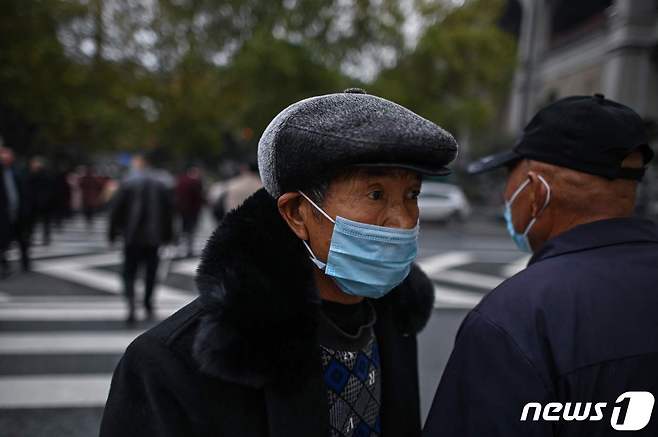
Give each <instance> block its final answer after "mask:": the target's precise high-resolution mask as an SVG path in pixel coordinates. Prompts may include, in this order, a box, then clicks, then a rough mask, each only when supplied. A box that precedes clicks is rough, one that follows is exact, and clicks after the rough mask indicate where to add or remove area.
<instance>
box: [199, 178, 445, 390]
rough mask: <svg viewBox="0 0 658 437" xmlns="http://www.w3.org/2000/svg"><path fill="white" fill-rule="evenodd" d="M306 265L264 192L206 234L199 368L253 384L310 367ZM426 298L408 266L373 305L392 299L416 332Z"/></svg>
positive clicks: (427, 287) (313, 323)
mask: <svg viewBox="0 0 658 437" xmlns="http://www.w3.org/2000/svg"><path fill="white" fill-rule="evenodd" d="M312 268H315V267H314V266H313V264H312V263H311V262H310V261H309V259H308V252H306V251H305V250H304V247H303V245H302V244H301V242H300V241H299V239H298V238H297V237H296V236H295V235H294V234H293V233H292V231H291V230H290V229H289V228H288V225H287V224H286V223H285V222H284V221H283V219H282V218H281V216H280V215H279V212H278V209H277V206H276V201H275V200H274V199H273V198H272V197H271V196H270V195H269V194H268V193H267V192H266V191H265V190H260V191H258V192H256V193H255V194H254V195H253V196H251V197H250V198H249V199H247V200H246V201H245V203H244V204H243V205H242V206H241V207H239V208H238V209H236V210H234V211H232V212H231V213H229V214H228V215H227V216H226V217H225V219H224V221H223V222H222V224H221V225H220V226H219V227H218V228H217V229H216V230H215V232H214V234H213V235H212V236H211V237H210V239H209V240H208V243H207V245H206V247H205V249H204V251H203V255H202V258H201V263H200V265H199V268H198V271H197V278H196V282H197V286H198V288H199V290H200V293H201V300H202V302H203V304H204V306H205V307H206V309H207V311H206V313H205V315H204V316H202V320H201V326H200V329H199V331H198V334H197V335H196V338H195V342H194V358H195V360H196V361H197V363H198V364H199V365H200V367H201V370H202V372H203V373H205V374H208V375H211V376H215V377H220V378H222V379H225V380H229V381H232V382H236V383H240V384H245V385H250V386H254V387H260V386H262V385H263V384H265V383H266V382H268V381H277V380H285V379H287V374H289V373H291V372H294V374H295V375H297V377H299V375H300V374H301V373H304V372H308V371H311V369H312V368H313V366H314V365H315V361H314V360H313V359H312V357H313V356H314V353H315V351H316V349H317V340H316V329H317V320H318V311H319V302H320V301H319V297H318V295H317V292H316V290H315V287H314V282H313V275H312V270H311V269H312ZM433 296H434V295H433V287H432V284H431V282H430V281H429V279H427V277H426V276H425V275H424V274H423V273H422V272H421V271H420V269H418V268H417V267H414V269H412V273H411V274H410V275H409V277H408V278H407V279H406V280H405V282H403V283H402V284H401V285H400V286H399V287H398V288H396V289H395V290H393V291H392V292H391V293H389V295H387V296H386V297H385V298H383V299H380V300H378V301H376V302H375V303H376V306H379V305H386V304H389V305H396V308H395V311H394V312H393V314H394V315H395V320H394V322H395V325H396V327H397V329H398V330H399V331H400V332H401V333H405V334H415V333H416V332H418V331H419V330H420V329H422V328H423V326H424V325H425V323H426V322H427V320H428V318H429V316H430V313H431V310H432V304H433V301H434V297H433ZM290 376H292V375H290Z"/></svg>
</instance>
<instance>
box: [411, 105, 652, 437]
mask: <svg viewBox="0 0 658 437" xmlns="http://www.w3.org/2000/svg"><path fill="white" fill-rule="evenodd" d="M652 157H653V152H652V151H651V149H650V148H649V146H648V145H647V137H646V134H645V132H644V128H643V123H642V120H641V119H640V117H639V116H638V115H637V114H636V113H635V112H633V111H632V110H631V109H630V108H628V107H625V106H623V105H621V104H618V103H615V102H613V101H610V100H607V99H605V98H604V97H603V96H601V95H596V96H594V97H570V98H566V99H563V100H560V101H558V102H555V103H554V104H552V105H550V106H548V107H546V108H544V109H542V110H541V111H540V112H539V113H538V114H537V115H536V116H535V117H534V118H533V119H532V120H531V122H530V123H529V124H528V126H527V127H526V128H525V130H524V133H523V136H522V138H521V140H520V142H519V143H518V145H517V146H516V148H515V149H514V150H513V151H511V152H506V153H503V154H501V155H497V156H493V157H489V158H485V159H484V160H482V161H480V162H478V163H475V164H473V165H472V166H471V170H472V171H473V172H482V171H487V170H491V169H493V168H497V167H501V166H507V167H508V169H509V177H508V181H507V187H506V189H505V199H506V212H505V217H506V219H507V225H508V230H509V232H510V234H511V236H512V238H513V240H514V242H515V243H516V245H517V246H518V247H519V249H521V250H523V251H532V252H534V255H533V256H532V258H531V259H530V262H529V264H528V267H527V268H526V269H525V270H523V271H522V272H520V273H519V274H517V275H515V276H514V277H512V278H510V279H508V280H507V281H505V282H504V283H503V284H501V285H500V286H499V287H497V288H496V289H495V290H494V291H492V292H491V293H490V294H489V295H488V296H487V297H485V298H484V300H483V301H482V302H481V303H480V304H479V305H478V306H477V307H476V308H475V309H474V310H473V311H471V313H470V314H469V315H468V316H467V317H466V319H465V321H464V322H463V324H462V326H461V328H460V330H459V333H458V335H457V339H456V342H455V348H454V351H453V353H452V356H451V357H450V360H449V362H448V365H447V367H446V369H445V371H444V374H443V377H442V379H441V382H440V384H439V388H438V390H437V393H436V397H435V399H434V404H433V406H432V409H431V412H430V417H429V419H428V421H427V423H426V427H425V432H424V435H425V436H428V437H429V436H441V437H451V436H454V437H471V436H477V437H480V436H504V437H514V436H524V437H530V436H558V435H559V436H583V437H585V436H587V437H591V436H607V435H617V434H616V432H617V430H632V431H637V432H636V433H634V434H633V435H651V436H655V435H658V418H657V417H655V416H656V415H655V414H654V415H653V416H652V415H651V409H652V407H653V402H654V395H655V394H658V371H657V369H658V227H657V226H656V225H655V224H654V223H652V222H650V221H648V220H643V219H639V218H633V217H632V214H633V209H634V205H635V192H636V189H637V185H638V181H639V180H640V179H641V178H642V176H643V174H644V168H643V167H644V166H645V165H646V164H647V163H648V162H649V161H650V160H651V158H652Z"/></svg>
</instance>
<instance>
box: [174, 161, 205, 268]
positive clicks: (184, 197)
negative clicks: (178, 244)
mask: <svg viewBox="0 0 658 437" xmlns="http://www.w3.org/2000/svg"><path fill="white" fill-rule="evenodd" d="M203 204H204V192H203V182H202V180H201V170H200V169H199V167H196V166H191V167H189V168H188V169H187V171H186V172H185V173H183V174H181V175H179V176H178V178H177V179H176V212H177V213H178V216H179V218H180V221H181V231H182V232H181V233H182V237H183V238H184V240H185V245H186V249H187V256H188V257H191V256H194V236H195V234H196V230H197V227H198V224H199V214H200V213H201V208H202V207H203Z"/></svg>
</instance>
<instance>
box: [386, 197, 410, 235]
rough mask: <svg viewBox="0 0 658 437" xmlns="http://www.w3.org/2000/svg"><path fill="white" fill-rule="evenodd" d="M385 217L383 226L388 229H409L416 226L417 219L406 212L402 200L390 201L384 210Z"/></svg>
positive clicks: (406, 209)
mask: <svg viewBox="0 0 658 437" xmlns="http://www.w3.org/2000/svg"><path fill="white" fill-rule="evenodd" d="M386 210H387V211H386V214H387V215H386V217H385V219H384V224H385V225H386V226H387V227H390V228H401V229H411V228H413V227H414V226H416V222H417V221H418V217H415V216H414V214H413V213H412V212H411V211H409V210H408V208H407V207H406V205H405V202H404V201H402V200H398V201H392V202H391V204H390V205H389V206H388V208H386Z"/></svg>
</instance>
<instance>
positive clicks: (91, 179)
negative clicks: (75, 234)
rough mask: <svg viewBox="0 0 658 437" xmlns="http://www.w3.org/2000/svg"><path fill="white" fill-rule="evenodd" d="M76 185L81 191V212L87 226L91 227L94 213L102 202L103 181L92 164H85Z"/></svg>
mask: <svg viewBox="0 0 658 437" xmlns="http://www.w3.org/2000/svg"><path fill="white" fill-rule="evenodd" d="M78 186H79V187H80V193H81V208H82V214H83V215H84V217H85V221H86V222H87V227H91V226H92V225H93V223H94V215H95V214H96V212H98V210H99V209H100V207H101V205H102V203H103V202H102V195H103V189H104V188H105V181H104V180H103V178H102V177H101V176H99V175H98V174H96V170H95V169H94V167H93V166H87V167H85V168H84V173H83V175H82V176H80V178H79V179H78Z"/></svg>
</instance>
